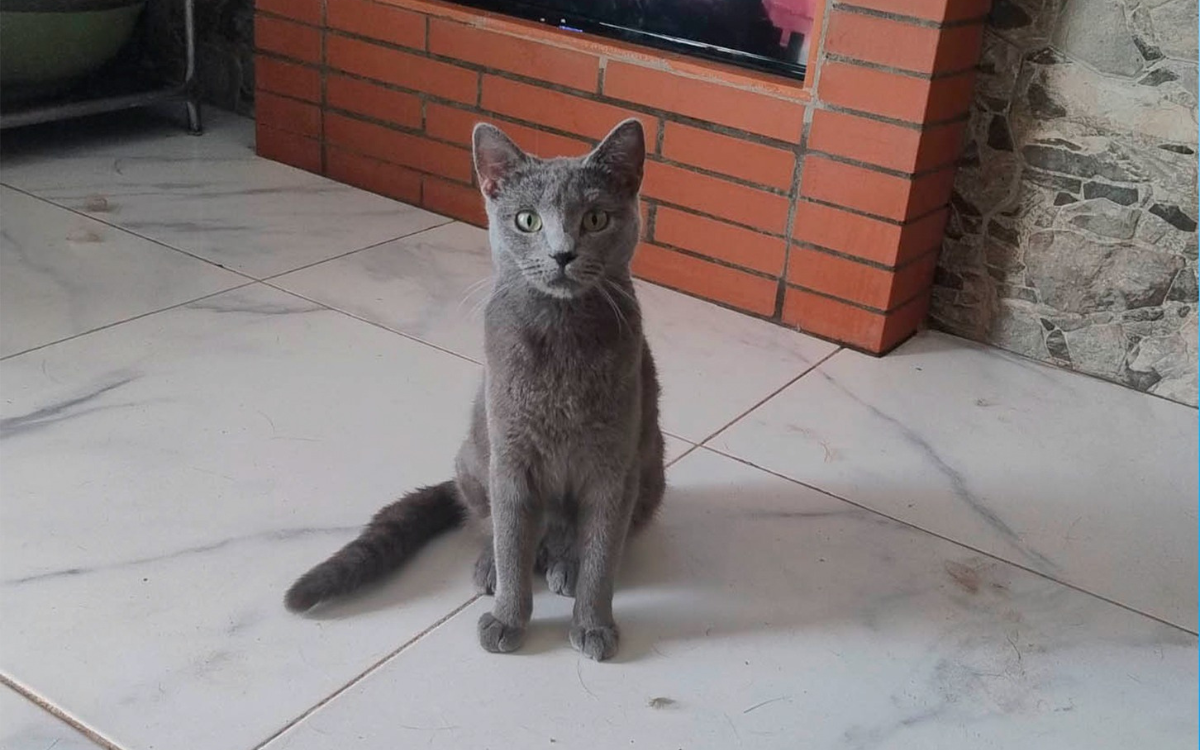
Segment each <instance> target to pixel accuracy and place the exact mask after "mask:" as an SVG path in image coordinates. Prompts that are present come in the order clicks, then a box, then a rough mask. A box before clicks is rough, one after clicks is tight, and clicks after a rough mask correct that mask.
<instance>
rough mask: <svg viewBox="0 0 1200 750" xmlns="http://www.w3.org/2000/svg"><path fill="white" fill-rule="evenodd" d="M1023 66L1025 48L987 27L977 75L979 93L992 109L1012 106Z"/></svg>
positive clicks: (976, 88)
mask: <svg viewBox="0 0 1200 750" xmlns="http://www.w3.org/2000/svg"><path fill="white" fill-rule="evenodd" d="M1020 69H1021V50H1020V49H1018V48H1017V47H1016V46H1015V45H1013V44H1012V43H1010V42H1009V41H1008V40H1006V39H1004V38H1003V37H1001V36H999V35H998V34H996V33H994V32H993V30H992V29H991V28H985V29H984V32H983V45H982V48H981V49H980V53H979V65H978V67H977V69H976V74H975V95H976V96H977V97H978V98H980V99H982V100H984V101H986V102H987V103H988V109H990V110H992V111H993V112H1001V111H1004V110H1005V109H1007V108H1008V102H1009V101H1010V100H1011V99H1012V97H1013V92H1014V88H1015V86H1016V83H1017V73H1018V72H1019V71H1020Z"/></svg>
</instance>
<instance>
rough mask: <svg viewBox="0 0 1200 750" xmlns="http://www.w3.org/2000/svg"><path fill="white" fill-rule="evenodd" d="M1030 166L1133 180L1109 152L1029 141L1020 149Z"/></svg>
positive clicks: (1076, 173)
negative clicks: (1084, 151) (1075, 150)
mask: <svg viewBox="0 0 1200 750" xmlns="http://www.w3.org/2000/svg"><path fill="white" fill-rule="evenodd" d="M1021 155H1022V156H1024V157H1025V161H1026V162H1028V163H1029V164H1030V165H1031V166H1034V167H1039V168H1041V169H1047V170H1049V171H1051V172H1065V173H1066V174H1071V175H1077V176H1079V177H1104V178H1105V179H1109V180H1113V181H1114V182H1133V181H1135V178H1134V175H1132V174H1130V173H1129V172H1128V171H1126V170H1125V169H1123V168H1122V167H1121V166H1120V165H1119V164H1118V163H1117V162H1116V160H1115V159H1113V158H1112V156H1111V155H1110V154H1107V153H1099V154H1088V153H1077V152H1074V151H1068V150H1067V149H1063V148H1055V147H1052V146H1045V145H1042V144H1038V143H1031V144H1029V145H1028V146H1026V147H1025V148H1023V149H1021Z"/></svg>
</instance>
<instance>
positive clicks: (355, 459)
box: [0, 117, 1198, 750]
mask: <svg viewBox="0 0 1200 750" xmlns="http://www.w3.org/2000/svg"><path fill="white" fill-rule="evenodd" d="M123 125H129V126H130V127H129V128H124V127H122V128H118V127H115V126H104V125H98V126H94V127H93V126H89V127H82V128H81V127H75V128H67V129H66V131H68V132H70V133H72V134H73V135H72V138H71V140H69V141H68V142H67V144H66V145H64V144H63V142H61V141H55V140H50V139H38V138H33V137H29V136H27V135H21V134H17V135H16V136H12V137H10V136H9V135H7V134H6V136H5V140H6V143H5V151H4V156H3V160H2V162H0V182H3V183H4V187H3V189H2V190H3V192H2V194H0V222H2V227H0V229H2V234H3V243H2V248H3V256H2V264H0V279H2V282H3V283H2V286H0V314H2V315H3V320H2V328H0V330H2V331H3V337H2V343H0V346H2V351H0V354H2V355H3V357H4V359H3V360H2V361H0V389H2V394H0V395H2V399H0V401H2V404H0V416H2V418H3V421H2V422H0V426H2V430H3V431H2V432H0V460H2V462H3V464H2V466H3V475H2V478H0V479H2V484H0V490H2V502H0V536H2V538H0V541H2V544H0V562H2V567H0V611H2V612H3V617H2V618H0V671H2V673H3V680H4V681H6V682H8V683H9V684H10V686H12V687H13V688H14V689H15V690H16V691H20V692H22V693H24V694H25V696H24V697H23V696H21V695H18V693H17V692H14V691H4V688H2V687H0V691H4V692H3V694H2V695H0V709H2V710H3V722H2V723H0V747H2V748H3V749H4V750H43V748H48V747H55V748H58V749H59V750H62V748H72V749H74V748H90V747H114V748H122V749H125V750H134V749H138V750H151V749H162V748H166V749H170V750H210V749H216V748H228V749H230V750H251V749H252V748H260V747H265V748H268V749H269V750H284V749H285V748H286V749H288V750H300V749H304V750H325V749H334V750H336V749H340V748H351V747H353V748H366V749H368V750H369V749H371V748H379V749H381V750H382V749H385V748H386V749H388V750H391V749H393V748H407V747H442V748H452V749H454V750H459V749H469V748H537V747H564V748H605V749H608V748H617V747H625V746H629V747H646V748H676V747H679V748H688V749H689V750H691V749H694V748H714V749H717V748H720V749H722V750H723V749H725V748H735V747H746V748H914V749H920V750H927V749H930V748H955V749H960V748H1006V749H1007V748H1023V749H1024V748H1033V749H1037V748H1048V749H1058V748H1122V749H1123V748H1129V747H1146V748H1162V749H1167V748H1192V747H1195V745H1196V742H1197V728H1196V725H1197V710H1196V706H1197V676H1198V675H1197V643H1196V637H1195V632H1196V627H1197V621H1196V612H1197V596H1196V559H1197V557H1196V545H1197V535H1196V499H1197V469H1196V466H1197V435H1196V427H1197V415H1196V411H1195V410H1194V409H1189V408H1186V407H1183V406H1178V405H1175V404H1171V403H1168V402H1165V401H1162V400H1158V399H1155V398H1153V397H1148V396H1145V395H1141V394H1135V393H1132V392H1130V391H1126V390H1123V389H1121V388H1119V387H1116V386H1113V385H1110V384H1107V383H1101V382H1098V381H1094V380H1090V379H1087V378H1083V377H1080V376H1076V375H1072V374H1070V373H1066V372H1062V371H1059V370H1054V369H1050V368H1046V367H1042V366H1040V365H1036V364H1032V363H1030V362H1027V361H1025V360H1020V359H1016V358H1013V357H1010V356H1007V355H1005V354H1002V353H1000V352H997V351H995V350H991V349H985V348H980V347H976V346H973V345H970V344H967V343H965V342H962V341H960V340H958V339H953V338H949V337H946V336H941V335H937V334H924V335H921V336H919V337H918V338H917V339H915V340H913V341H911V342H909V343H908V344H906V345H905V346H904V347H903V348H902V349H900V350H899V351H897V352H896V353H894V354H893V355H891V356H889V357H887V358H885V359H882V360H877V359H872V358H868V357H864V356H860V355H857V354H854V353H852V352H848V351H840V350H838V349H837V348H836V347H834V346H832V345H830V344H828V343H825V342H822V341H817V340H814V339H811V338H808V337H805V336H802V335H799V334H797V333H794V332H789V331H786V330H784V329H782V328H778V327H775V326H772V325H769V324H766V323H761V322H758V321H755V320H752V319H750V318H746V317H743V316H740V315H737V314H734V313H731V312H728V311H725V310H721V309H719V308H716V307H713V306H711V305H708V304H705V303H702V302H699V301H696V300H693V299H690V298H687V297H683V296H681V295H678V294H675V293H673V292H669V291H666V290H663V289H660V288H656V287H652V286H648V285H644V286H642V287H641V288H640V293H641V297H642V299H643V303H644V306H645V307H646V317H647V319H648V321H649V327H650V334H651V338H652V343H653V345H654V348H655V351H656V354H657V357H658V359H659V361H660V363H661V369H662V371H663V379H664V381H665V382H664V385H665V389H666V392H665V395H664V409H665V411H664V416H663V422H664V427H665V428H666V429H667V430H668V431H669V432H670V433H671V434H672V435H673V437H672V439H671V441H670V454H671V459H672V461H673V463H672V465H671V467H670V469H669V480H670V482H671V489H670V492H669V495H668V498H667V502H666V505H665V510H664V513H663V514H662V517H661V519H660V520H659V522H658V523H656V524H655V525H654V526H653V527H652V528H651V529H650V530H649V531H647V533H646V534H644V535H643V536H641V537H640V538H638V539H637V540H636V541H635V542H634V543H633V544H632V548H631V550H630V554H629V559H628V561H627V564H626V566H625V568H624V574H623V580H622V585H621V587H620V591H619V593H618V596H617V602H616V608H617V612H618V617H619V620H620V622H621V624H622V626H623V633H624V640H623V643H622V650H621V652H620V654H619V657H618V659H617V660H616V661H615V662H614V663H607V664H596V663H592V662H589V661H586V660H583V659H580V658H579V657H577V656H576V655H575V653H573V652H572V651H571V650H570V648H569V646H568V645H567V643H566V622H567V620H568V618H569V602H567V601H566V600H563V599H560V598H557V597H553V596H551V595H549V594H547V593H544V592H543V593H541V594H539V596H538V598H537V601H536V604H535V624H534V627H533V631H532V634H531V638H530V642H529V643H528V644H527V646H526V648H525V649H524V651H523V652H521V653H520V654H519V655H514V656H492V655H488V654H485V653H484V652H483V651H481V650H480V649H479V647H478V646H477V644H476V641H475V636H474V627H475V620H476V618H477V616H478V614H479V612H480V611H482V610H483V609H484V608H485V607H487V606H488V604H487V601H484V600H477V599H476V598H475V597H474V596H473V595H472V593H471V588H470V585H469V576H468V571H469V568H470V564H471V562H472V560H473V553H474V548H475V544H476V540H474V539H470V538H468V535H467V534H465V533H461V534H454V535H451V536H449V537H447V538H446V539H444V540H441V541H439V542H438V543H436V544H434V545H433V546H432V547H431V549H430V550H428V552H427V553H425V554H422V555H421V556H420V557H419V558H418V559H417V560H416V561H415V562H414V563H413V564H412V565H411V566H410V567H409V568H408V569H406V570H405V571H404V572H403V573H402V574H400V575H398V576H397V577H396V578H395V579H394V580H393V581H392V582H390V583H388V584H387V585H384V586H381V587H379V588H377V589H375V590H373V591H371V592H369V593H367V594H365V595H364V596H362V597H359V598H356V599H354V600H352V601H348V602H346V603H343V604H340V605H337V606H333V607H330V608H328V609H326V610H324V611H321V612H318V613H317V614H314V615H312V616H310V617H297V616H294V615H290V614H288V613H286V612H285V611H284V610H283V607H282V606H281V604H280V597H281V595H282V592H283V590H284V589H285V588H286V586H287V585H288V584H289V583H290V581H291V579H292V578H293V577H294V576H295V575H296V574H298V573H300V572H302V571H303V570H304V569H305V568H306V567H307V566H308V565H310V564H312V563H314V562H316V561H317V560H319V559H320V558H321V557H322V556H323V555H325V554H326V553H328V552H330V551H331V550H333V549H334V548H336V547H337V546H339V545H340V544H341V543H343V542H344V541H345V540H347V539H348V538H350V537H351V536H352V535H353V534H354V533H355V529H356V527H358V526H359V525H360V524H361V523H363V522H364V521H365V520H366V518H367V517H368V516H369V515H370V513H371V512H372V511H373V510H374V509H376V508H377V507H378V506H380V505H382V504H384V503H385V502H387V501H388V500H389V499H390V498H392V497H394V496H395V495H396V494H397V493H399V492H402V491H403V490H405V489H406V488H410V487H412V486H414V485H417V484H420V483H424V482H430V481H435V480H438V479H441V478H444V477H446V476H448V473H449V471H450V467H451V462H452V457H453V454H454V451H455V448H456V446H457V443H458V440H459V438H460V433H461V431H462V428H463V426H464V425H465V422H466V412H467V404H468V399H469V397H470V394H471V393H472V391H473V388H474V386H475V382H476V379H477V378H478V377H479V371H480V368H479V365H478V360H479V352H480V334H479V319H478V310H477V307H478V303H479V302H480V301H481V297H482V296H483V294H484V293H485V292H484V289H483V288H482V287H476V286H473V285H475V284H476V282H479V281H480V280H482V279H484V278H485V277H486V275H487V272H488V258H487V254H486V251H485V246H484V243H485V238H484V236H483V234H482V233H481V232H480V231H479V230H476V229H472V228H470V227H466V226H463V225H460V224H453V223H448V222H447V221H446V220H444V219H441V218H440V217H437V216H434V215H431V214H428V213H425V212H423V211H419V210H416V209H412V208H408V207H405V206H401V205H399V204H396V203H392V202H391V201H387V200H384V199H382V198H379V197H376V196H372V195H369V194H367V193H363V192H361V191H358V190H354V189H351V188H348V187H344V186H340V185H336V184H334V183H331V182H328V181H326V180H324V179H321V178H319V177H315V176H312V175H308V174H304V173H302V172H298V171H296V170H293V169H290V168H287V167H284V166H281V165H278V164H274V163H271V162H266V161H262V160H259V159H257V158H255V157H254V156H253V154H252V150H251V145H250V144H251V140H252V129H251V127H250V123H248V122H245V121H241V120H237V119H233V118H230V117H215V118H214V119H213V127H212V128H211V130H210V132H209V133H208V134H207V135H205V136H204V137H202V138H193V137H189V136H187V135H184V134H183V133H182V132H180V131H178V130H177V129H175V128H174V127H171V126H166V125H162V124H154V123H149V122H146V121H144V120H141V119H138V118H134V119H133V120H130V121H127V122H125V123H123ZM218 264H219V265H218ZM697 445H699V447H697ZM31 697H32V698H33V699H34V700H30V698H31ZM34 701H36V702H38V703H42V704H48V705H51V706H54V707H55V709H56V712H57V713H59V714H61V715H63V716H65V717H68V718H69V723H68V722H67V721H64V720H62V719H60V718H57V717H56V716H53V715H51V713H49V712H47V711H45V710H43V708H41V707H39V706H38V705H35V702H34ZM72 724H74V726H72ZM78 729H83V730H84V734H81V733H80V732H79V731H78ZM85 734H86V736H85ZM89 737H90V739H89Z"/></svg>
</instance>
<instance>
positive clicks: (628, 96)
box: [604, 61, 804, 143]
mask: <svg viewBox="0 0 1200 750" xmlns="http://www.w3.org/2000/svg"><path fill="white" fill-rule="evenodd" d="M604 95H605V96H610V97H613V98H615V99H624V100H625V101H630V102H636V103H638V104H642V105H645V106H648V107H654V108H656V109H666V110H669V111H671V112H676V113H678V114H681V115H686V116H688V117H695V118H696V119H699V120H706V121H708V122H714V123H717V124H719V125H726V126H728V127H731V128H736V129H738V130H744V131H746V132H749V133H757V134H759V135H764V136H767V137H768V138H776V139H778V140H781V141H786V142H788V143H799V142H800V130H801V128H802V127H803V124H804V106H803V105H802V104H801V103H800V102H798V101H793V100H788V99H781V98H777V97H773V96H768V95H766V94H762V93H759V92H756V91H748V90H746V89H739V88H734V87H731V86H727V85H722V84H720V83H717V82H714V81H710V80H702V79H699V78H690V77H685V76H681V75H679V74H676V73H671V72H670V71H664V70H656V69H653V68H647V67H642V66H640V65H632V64H629V63H625V62H617V61H612V62H609V63H608V65H607V66H606V67H605V70H604Z"/></svg>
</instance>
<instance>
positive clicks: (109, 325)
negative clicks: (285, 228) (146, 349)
mask: <svg viewBox="0 0 1200 750" xmlns="http://www.w3.org/2000/svg"><path fill="white" fill-rule="evenodd" d="M260 283H262V282H259V281H254V280H247V281H246V282H244V283H242V284H238V285H237V286H231V287H229V288H228V289H222V290H220V291H217V292H213V293H211V294H205V295H201V296H199V297H196V298H195V299H190V300H187V301H185V302H180V303H177V304H174V305H168V306H167V307H161V308H159V309H157V310H150V311H149V312H144V313H140V314H138V315H134V316H132V317H129V318H125V319H124V320H117V321H113V322H112V323H105V324H104V325H102V326H97V327H95V328H91V329H89V330H86V331H81V332H80V333H75V334H72V335H70V336H67V337H65V338H61V339H56V340H54V341H47V342H46V343H44V344H38V345H37V346H32V347H30V348H28V349H25V350H22V351H19V352H13V353H12V354H6V355H4V356H3V357H0V362H4V361H6V360H9V359H13V358H14V357H21V356H24V355H26V354H30V353H31V352H36V351H41V350H42V349H46V348H48V347H51V346H56V345H58V344H65V343H66V342H68V341H73V340H74V339H77V338H80V337H82V336H90V335H91V334H93V333H99V332H100V331H104V330H107V329H109V328H115V327H116V326H119V325H124V324H125V323H132V322H133V321H135V320H141V319H142V318H148V317H150V316H151V315H158V314H159V313H165V312H170V311H171V310H177V309H179V308H181V307H187V306H188V305H194V304H195V303H197V302H202V301H203V300H206V299H211V298H213V297H219V296H220V295H222V294H226V293H228V292H234V291H237V290H238V289H245V288H246V287H249V286H254V285H255V284H260Z"/></svg>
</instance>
